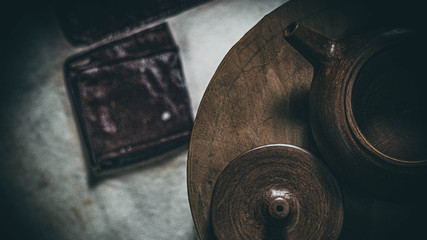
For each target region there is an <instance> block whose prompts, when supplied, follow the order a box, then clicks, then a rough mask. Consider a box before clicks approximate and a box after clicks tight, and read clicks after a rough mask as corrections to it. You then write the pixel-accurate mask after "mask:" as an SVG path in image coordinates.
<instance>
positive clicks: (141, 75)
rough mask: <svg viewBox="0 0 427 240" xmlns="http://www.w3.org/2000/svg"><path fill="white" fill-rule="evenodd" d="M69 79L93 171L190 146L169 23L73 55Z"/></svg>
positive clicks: (185, 101)
mask: <svg viewBox="0 0 427 240" xmlns="http://www.w3.org/2000/svg"><path fill="white" fill-rule="evenodd" d="M65 75H66V76H65V77H66V83H67V87H68V90H69V93H70V97H71V100H72V102H73V105H74V110H75V114H76V117H77V119H78V123H79V126H80V128H81V131H82V135H83V139H84V141H85V144H86V146H87V149H88V152H89V155H90V159H91V165H92V167H93V170H94V171H95V173H97V174H99V173H102V172H105V171H108V170H113V169H116V168H121V167H124V166H127V165H130V164H134V163H137V162H141V161H144V160H145V159H147V158H149V157H151V156H154V155H156V154H158V153H162V152H165V151H167V150H170V149H172V148H174V147H176V146H178V145H182V144H184V143H187V142H188V140H189V136H190V132H191V128H192V125H193V118H192V115H191V108H190V103H189V97H188V93H187V90H186V87H185V84H184V77H183V74H182V69H181V63H180V59H179V56H178V51H177V47H176V46H175V44H174V42H173V40H172V38H171V36H170V33H169V30H168V27H167V25H166V24H161V25H158V26H156V27H153V28H150V29H148V30H145V31H143V32H140V33H138V34H136V35H133V36H130V37H127V38H124V39H121V40H119V41H115V42H111V43H109V44H107V45H104V46H101V47H98V48H96V49H93V50H90V51H88V52H86V53H83V54H80V55H78V56H75V57H71V58H70V59H68V60H67V61H66V63H65Z"/></svg>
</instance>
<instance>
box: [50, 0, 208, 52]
mask: <svg viewBox="0 0 427 240" xmlns="http://www.w3.org/2000/svg"><path fill="white" fill-rule="evenodd" d="M206 1H208V0H122V1H117V0H104V1H101V0H86V1H85V0H76V1H60V4H57V6H56V9H57V13H58V17H59V20H60V23H61V25H62V28H63V30H64V33H65V36H66V37H67V39H68V40H69V41H70V42H71V43H72V44H75V45H78V44H91V43H94V42H97V41H99V40H101V39H104V38H106V37H109V36H111V35H115V34H119V33H120V32H123V31H128V30H130V29H133V28H135V27H138V26H142V25H145V24H147V23H150V22H153V21H155V20H158V19H161V18H165V17H168V16H170V15H173V14H177V13H179V12H181V11H183V10H185V9H188V8H190V7H193V6H196V5H198V4H201V3H203V2H206Z"/></svg>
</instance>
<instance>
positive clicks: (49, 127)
mask: <svg viewBox="0 0 427 240" xmlns="http://www.w3.org/2000/svg"><path fill="white" fill-rule="evenodd" d="M283 2H285V1H284V0H280V1H274V0H268V1H257V0H232V1H229V0H216V1H212V2H209V3H206V4H204V5H201V6H198V7H196V8H193V9H191V10H188V11H186V12H184V13H181V14H179V15H177V16H174V17H171V18H168V19H166V21H167V22H168V23H169V26H170V28H171V31H172V34H173V37H174V38H175V40H176V43H177V45H178V46H179V48H180V56H181V60H182V62H183V68H184V74H185V77H186V81H187V86H188V89H189V93H190V97H191V101H192V108H193V112H194V115H196V111H197V108H198V106H199V103H200V100H201V98H202V96H203V93H204V90H205V88H206V87H207V85H208V83H209V80H210V79H211V77H212V76H213V74H214V72H215V70H216V68H217V67H218V65H219V63H220V62H221V60H222V58H223V57H224V56H225V55H226V53H227V52H228V50H229V49H230V48H231V47H232V46H233V45H234V44H235V43H236V42H237V41H238V40H239V39H240V38H241V37H242V36H243V35H244V33H245V32H247V31H248V30H249V29H250V28H251V27H252V26H254V25H255V24H256V23H257V22H258V21H259V20H260V19H261V18H262V17H263V16H264V15H266V14H267V13H269V12H271V11H272V10H273V9H275V8H276V7H278V6H280V5H281V4H282V3H283ZM18 7H19V6H18ZM4 11H8V10H7V9H6V10H4ZM17 14H18V13H17ZM16 19H17V20H12V21H13V23H11V24H12V26H13V27H11V29H7V31H6V34H7V36H3V37H2V39H3V40H2V44H0V45H1V46H0V50H1V52H0V53H2V54H1V56H0V57H1V61H0V66H1V71H0V74H1V75H0V76H1V78H0V81H1V92H0V109H1V110H0V111H1V122H0V128H1V129H0V133H1V135H0V194H1V195H0V196H1V197H0V198H1V200H0V205H1V206H0V211H1V214H0V219H1V222H0V225H1V226H2V227H0V229H1V231H3V232H0V234H2V236H9V237H10V236H13V238H14V239H20V238H23V237H26V238H28V237H31V239H104V240H106V239H147V240H150V239H153V240H154V239H156V240H159V239H196V238H197V236H196V233H195V231H194V227H193V221H192V218H191V213H190V208H189V204H188V198H187V189H186V160H187V152H186V151H185V150H181V151H178V152H175V153H174V154H169V155H168V156H161V157H160V158H161V159H162V160H163V161H160V162H159V163H157V164H153V165H149V166H145V167H140V168H137V169H135V170H133V171H131V172H125V173H122V174H120V175H116V176H112V177H110V178H108V179H104V180H102V181H101V182H98V183H97V184H96V185H91V184H89V177H88V171H87V169H86V166H85V157H84V154H83V149H82V146H81V142H80V139H79V135H78V131H77V126H76V122H75V119H74V116H73V114H72V110H71V105H70V101H69V99H68V96H67V93H66V89H65V85H64V79H63V71H62V66H63V63H64V61H65V59H66V58H67V57H69V56H71V55H73V54H75V53H77V52H79V51H83V50H85V48H84V47H73V46H71V45H70V44H69V43H68V42H67V41H66V40H65V39H64V37H63V35H62V32H61V29H60V27H59V25H58V23H57V20H56V16H55V14H54V11H53V9H52V8H51V7H40V6H39V7H38V8H36V9H34V11H33V9H27V11H24V13H22V12H20V13H19V14H18V17H17V18H16ZM3 24H5V25H7V24H9V23H7V22H6V23H3ZM206 197H210V196H206ZM9 237H7V238H6V239H8V238H9ZM0 238H2V237H0ZM2 239H3V238H2ZM11 239H12V238H11Z"/></svg>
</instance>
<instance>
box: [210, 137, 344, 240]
mask: <svg viewBox="0 0 427 240" xmlns="http://www.w3.org/2000/svg"><path fill="white" fill-rule="evenodd" d="M343 213H344V212H343V205H342V199H341V192H340V189H339V187H338V184H337V182H336V181H335V178H334V177H333V176H332V174H331V173H330V172H329V170H328V169H327V168H326V167H325V166H324V164H323V163H322V162H321V161H320V160H319V159H317V158H316V157H315V156H313V155H312V154H311V153H309V152H307V151H305V150H303V149H301V148H297V147H295V146H292V145H284V144H273V145H266V146H261V147H258V148H255V149H252V150H250V151H248V152H246V153H244V154H242V155H240V156H239V157H237V158H236V159H235V160H233V161H232V162H231V163H230V164H229V165H228V166H227V167H226V168H225V169H224V171H223V172H222V173H221V175H220V177H219V178H218V181H217V183H216V184H215V189H214V193H213V197H212V223H213V227H214V232H215V235H216V236H217V237H218V239H221V240H228V239H236V240H238V239H242V240H243V239H253V240H256V239H258V240H262V239H325V240H326V239H327V240H330V239H337V238H338V236H339V234H340V232H341V227H342V223H343Z"/></svg>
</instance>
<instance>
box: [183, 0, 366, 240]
mask: <svg viewBox="0 0 427 240" xmlns="http://www.w3.org/2000/svg"><path fill="white" fill-rule="evenodd" d="M368 15H369V14H367V12H366V11H365V10H364V9H363V8H361V7H360V6H357V5H355V4H353V3H350V2H346V1H314V0H313V1H311V0H303V1H291V2H288V3H286V4H284V5H283V6H281V7H280V8H278V9H276V10H275V11H273V12H272V13H270V14H269V15H267V16H266V17H265V18H264V19H263V20H261V21H260V22H259V23H258V24H257V25H256V26H255V27H254V28H252V29H251V30H250V31H249V32H248V33H247V34H246V35H245V36H244V37H243V38H242V39H241V40H240V41H239V42H238V43H237V44H236V45H235V46H234V47H233V48H232V49H231V50H230V52H229V53H228V54H227V56H226V57H225V58H224V60H223V61H222V63H221V64H220V66H219V67H218V69H217V71H216V73H215V75H214V77H213V78H212V80H211V82H210V84H209V86H208V88H207V90H206V92H205V95H204V97H203V100H202V102H201V104H200V107H199V111H198V113H197V117H196V120H195V125H194V128H193V133H192V137H191V142H190V149H189V156H188V170H187V171H188V172H187V174H188V194H189V201H190V206H191V209H192V214H193V219H194V222H195V225H196V229H197V231H198V234H199V237H200V238H201V239H202V240H209V239H215V236H214V233H213V229H212V224H211V215H210V206H211V196H212V192H213V189H214V186H215V183H216V181H217V179H218V176H219V175H220V173H221V172H222V171H223V170H224V168H225V167H226V166H227V165H228V164H229V163H230V161H232V160H233V159H234V158H236V157H237V156H239V155H240V154H242V153H244V152H246V151H248V150H250V149H252V148H254V147H257V146H262V145H266V144H274V143H283V144H292V145H295V146H298V147H301V148H304V149H307V150H309V151H311V152H314V153H316V152H317V150H316V147H315V144H314V141H313V139H312V136H311V131H310V127H309V119H308V94H309V90H310V85H311V80H312V76H313V68H312V67H311V65H310V64H309V63H308V62H307V61H306V60H305V59H304V58H303V57H302V56H301V55H300V54H299V53H298V52H297V51H296V50H295V49H294V48H293V47H292V46H290V45H289V44H288V43H287V42H286V41H285V40H284V38H283V32H284V29H285V27H286V26H287V25H288V24H289V23H291V22H293V21H299V22H301V23H303V24H304V25H305V26H307V27H309V28H310V29H316V31H319V33H321V34H322V35H324V36H327V37H330V38H332V39H336V38H339V37H340V36H342V35H343V34H344V32H345V31H346V30H348V29H349V28H353V27H354V26H355V25H358V24H360V23H361V22H363V21H366V19H367V17H368Z"/></svg>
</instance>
